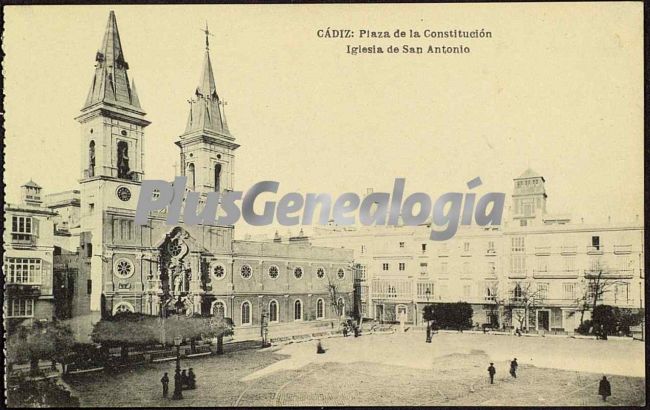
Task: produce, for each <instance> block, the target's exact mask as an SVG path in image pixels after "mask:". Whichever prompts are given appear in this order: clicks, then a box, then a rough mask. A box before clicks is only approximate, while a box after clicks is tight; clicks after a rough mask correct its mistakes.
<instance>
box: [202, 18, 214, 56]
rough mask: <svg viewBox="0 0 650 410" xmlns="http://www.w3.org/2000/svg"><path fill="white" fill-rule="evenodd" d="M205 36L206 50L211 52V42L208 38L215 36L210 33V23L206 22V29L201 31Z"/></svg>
mask: <svg viewBox="0 0 650 410" xmlns="http://www.w3.org/2000/svg"><path fill="white" fill-rule="evenodd" d="M199 30H201V31H202V32H203V33H204V34H205V49H206V50H209V49H210V41H209V40H208V36H212V37H214V34H212V33H210V30H209V29H208V22H207V21H206V22H205V29H199Z"/></svg>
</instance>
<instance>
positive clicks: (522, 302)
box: [510, 281, 544, 330]
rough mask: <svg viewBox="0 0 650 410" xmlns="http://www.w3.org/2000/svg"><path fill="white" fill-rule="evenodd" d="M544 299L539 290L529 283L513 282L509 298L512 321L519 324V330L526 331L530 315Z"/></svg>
mask: <svg viewBox="0 0 650 410" xmlns="http://www.w3.org/2000/svg"><path fill="white" fill-rule="evenodd" d="M543 299H544V295H543V294H542V292H541V288H540V287H539V286H536V285H535V284H534V283H533V282H530V281H518V282H515V287H514V289H513V290H512V296H511V297H510V306H511V307H512V319H513V320H516V321H517V322H518V323H519V329H524V328H525V329H526V330H528V328H529V324H530V317H531V315H534V314H535V311H536V310H537V307H538V306H539V305H540V302H541V301H542V300H543Z"/></svg>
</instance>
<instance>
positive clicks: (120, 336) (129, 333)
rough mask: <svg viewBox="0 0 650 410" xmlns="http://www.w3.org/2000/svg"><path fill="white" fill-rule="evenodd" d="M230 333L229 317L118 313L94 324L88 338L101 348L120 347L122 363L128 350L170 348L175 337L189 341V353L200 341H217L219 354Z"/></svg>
mask: <svg viewBox="0 0 650 410" xmlns="http://www.w3.org/2000/svg"><path fill="white" fill-rule="evenodd" d="M231 334H233V325H232V320H230V319H229V318H225V319H222V318H215V317H203V316H200V315H195V316H185V315H173V316H170V317H168V318H162V317H158V316H149V315H143V314H139V313H119V314H117V315H115V316H113V317H111V318H107V319H104V320H101V321H99V322H98V323H96V324H95V327H94V328H93V332H92V334H91V338H92V340H93V341H94V342H95V343H100V344H101V345H102V347H119V348H120V349H121V356H122V360H126V359H127V358H128V349H129V347H145V346H150V345H154V344H158V343H159V344H163V345H168V346H169V345H171V344H172V343H173V342H174V338H175V337H181V338H182V339H183V340H186V341H189V343H190V346H191V348H192V351H194V349H195V343H196V341H197V340H200V339H202V338H213V337H216V338H217V352H219V351H220V350H221V351H222V347H220V346H222V345H223V337H224V336H228V335H231Z"/></svg>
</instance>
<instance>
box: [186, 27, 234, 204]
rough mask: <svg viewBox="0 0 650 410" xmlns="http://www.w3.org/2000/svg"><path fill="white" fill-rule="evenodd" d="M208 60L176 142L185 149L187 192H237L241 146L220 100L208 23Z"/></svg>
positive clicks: (205, 31) (204, 64) (204, 61)
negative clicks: (236, 152)
mask: <svg viewBox="0 0 650 410" xmlns="http://www.w3.org/2000/svg"><path fill="white" fill-rule="evenodd" d="M203 31H204V33H205V57H204V59H203V69H202V70H201V77H200V79H199V84H198V86H197V87H196V90H195V92H194V96H193V97H192V98H191V99H190V100H188V103H189V104H190V112H189V116H188V118H187V125H186V127H185V132H184V133H183V134H182V135H181V136H180V137H179V139H178V141H176V145H178V146H179V147H180V149H181V152H180V163H181V175H183V176H185V177H187V189H189V190H191V191H196V192H201V193H208V192H223V191H229V190H232V189H233V184H234V182H233V170H234V160H235V156H234V150H235V149H237V148H238V147H239V145H238V144H236V143H235V137H234V136H233V135H232V134H231V133H230V130H229V129H228V124H227V122H226V117H225V111H224V110H223V108H224V106H225V104H226V103H225V102H224V101H222V100H221V99H220V98H219V95H218V94H217V88H216V85H215V81H214V75H213V72H212V62H211V61H210V43H209V36H211V35H212V34H211V33H210V31H209V30H208V26H207V24H206V26H205V30H203Z"/></svg>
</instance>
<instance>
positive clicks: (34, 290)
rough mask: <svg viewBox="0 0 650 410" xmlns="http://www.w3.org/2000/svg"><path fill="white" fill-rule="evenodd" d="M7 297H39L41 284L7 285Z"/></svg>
mask: <svg viewBox="0 0 650 410" xmlns="http://www.w3.org/2000/svg"><path fill="white" fill-rule="evenodd" d="M5 286H6V289H7V293H6V296H7V297H23V298H25V297H39V296H40V295H41V283H7V284H6V285H5Z"/></svg>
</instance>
